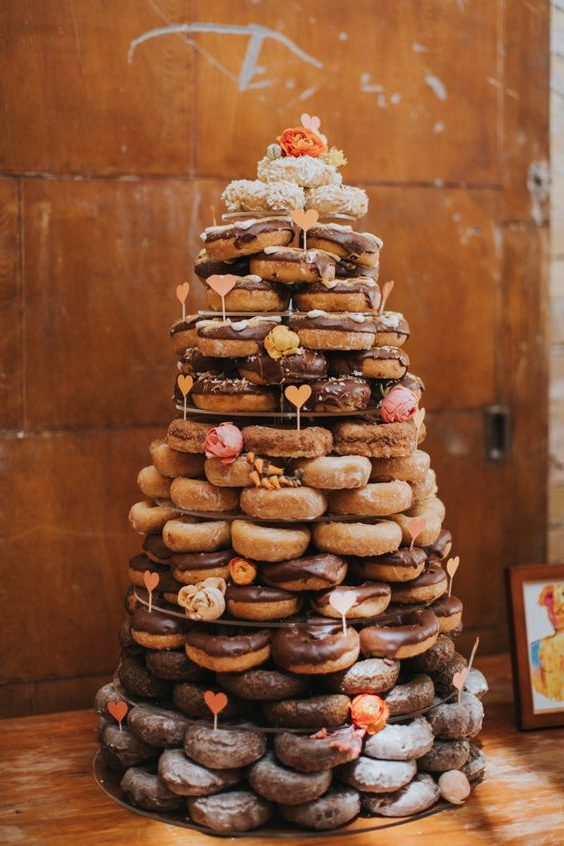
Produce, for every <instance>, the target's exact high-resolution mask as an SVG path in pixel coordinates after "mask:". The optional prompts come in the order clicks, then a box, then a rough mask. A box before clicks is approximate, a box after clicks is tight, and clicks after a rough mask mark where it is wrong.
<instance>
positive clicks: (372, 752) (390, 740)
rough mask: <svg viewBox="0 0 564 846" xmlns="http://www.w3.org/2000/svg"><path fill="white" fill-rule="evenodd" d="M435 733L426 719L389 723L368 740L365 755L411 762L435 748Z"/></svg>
mask: <svg viewBox="0 0 564 846" xmlns="http://www.w3.org/2000/svg"><path fill="white" fill-rule="evenodd" d="M433 740H434V736H433V732H432V731H431V726H430V725H429V723H428V722H427V720H426V719H425V717H416V718H415V719H414V720H409V721H408V722H405V723H388V724H387V725H385V726H384V728H383V729H381V731H378V732H376V734H372V735H370V736H369V737H367V738H366V740H365V742H364V754H365V755H368V757H369V758H380V759H384V760H386V761H411V760H413V759H414V758H421V756H423V755H426V754H427V753H428V752H429V750H430V749H431V748H432V746H433Z"/></svg>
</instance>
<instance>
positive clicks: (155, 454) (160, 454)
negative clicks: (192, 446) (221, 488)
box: [149, 438, 204, 479]
mask: <svg viewBox="0 0 564 846" xmlns="http://www.w3.org/2000/svg"><path fill="white" fill-rule="evenodd" d="M149 452H150V453H151V460H152V462H153V465H154V467H155V469H156V470H157V472H158V473H160V474H161V476H167V477H168V478H169V479H174V478H175V477H176V476H191V477H192V478H196V477H198V476H201V475H202V471H203V469H204V456H203V455H196V454H191V453H188V452H179V451H178V450H176V449H171V448H170V446H167V444H166V443H165V442H164V440H163V439H162V438H159V439H157V440H154V441H153V442H152V443H151V445H150V447H149Z"/></svg>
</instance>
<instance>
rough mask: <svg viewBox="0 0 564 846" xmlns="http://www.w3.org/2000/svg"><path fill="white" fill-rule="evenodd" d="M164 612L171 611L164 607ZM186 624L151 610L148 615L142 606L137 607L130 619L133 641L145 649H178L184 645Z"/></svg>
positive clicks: (168, 615) (181, 620)
mask: <svg viewBox="0 0 564 846" xmlns="http://www.w3.org/2000/svg"><path fill="white" fill-rule="evenodd" d="M165 608H166V610H176V609H175V608H174V609H172V608H171V606H165ZM187 628H188V623H187V621H186V620H183V619H182V617H173V616H172V615H170V614H167V613H163V611H157V610H155V609H153V610H152V611H151V613H149V610H148V608H145V606H144V605H138V606H137V608H136V609H135V611H134V612H133V617H132V619H131V635H132V637H133V639H134V640H135V641H136V642H137V643H139V644H140V645H141V646H144V647H145V648H146V649H178V647H179V646H183V645H184V640H185V637H186V631H187Z"/></svg>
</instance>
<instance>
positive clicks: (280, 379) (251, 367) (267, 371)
mask: <svg viewBox="0 0 564 846" xmlns="http://www.w3.org/2000/svg"><path fill="white" fill-rule="evenodd" d="M239 371H240V372H244V371H247V372H251V373H256V374H258V376H260V378H261V379H263V380H264V381H265V382H267V383H268V384H270V385H282V384H284V383H285V382H290V381H291V382H293V381H302V382H305V381H309V380H310V379H317V378H319V377H320V376H325V375H326V373H327V359H326V358H325V356H324V355H323V354H322V353H319V352H316V351H314V350H306V349H303V348H301V347H300V349H299V352H296V353H294V354H293V355H284V356H282V358H279V359H278V360H275V359H273V358H271V357H270V356H269V355H267V354H266V353H256V354H255V355H250V356H248V357H247V358H243V359H241V360H240V362H239Z"/></svg>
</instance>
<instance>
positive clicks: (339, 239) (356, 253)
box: [308, 225, 382, 262]
mask: <svg viewBox="0 0 564 846" xmlns="http://www.w3.org/2000/svg"><path fill="white" fill-rule="evenodd" d="M308 238H309V239H310V240H311V243H313V242H314V240H323V241H332V242H333V243H335V244H338V245H339V246H340V247H342V248H343V249H344V250H346V251H347V255H346V257H345V261H349V262H357V261H358V259H359V258H360V256H361V255H362V253H370V254H374V253H379V252H380V247H381V245H382V242H381V241H380V239H379V238H377V237H376V236H375V235H371V234H370V233H368V232H353V230H352V229H350V228H349V227H344V226H331V225H326V226H323V225H319V226H312V227H311V229H310V230H309V232H308Z"/></svg>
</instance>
